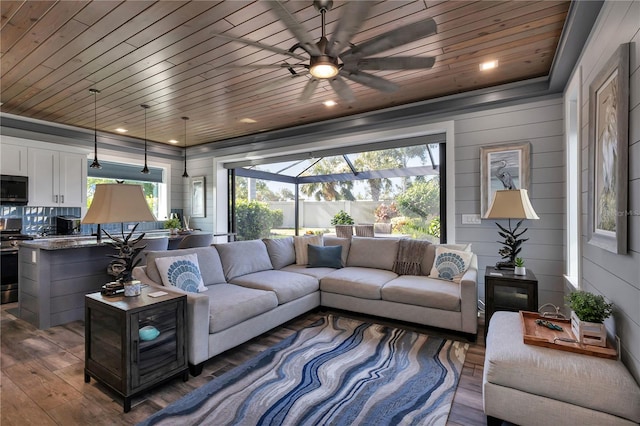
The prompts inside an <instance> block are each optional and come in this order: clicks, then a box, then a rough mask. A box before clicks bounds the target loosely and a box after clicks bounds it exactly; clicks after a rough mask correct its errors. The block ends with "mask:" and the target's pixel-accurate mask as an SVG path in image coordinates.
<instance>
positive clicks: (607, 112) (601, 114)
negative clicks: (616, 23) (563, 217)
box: [588, 44, 629, 254]
mask: <svg viewBox="0 0 640 426" xmlns="http://www.w3.org/2000/svg"><path fill="white" fill-rule="evenodd" d="M628 136H629V44H623V45H620V47H619V48H618V50H617V51H616V52H615V53H614V54H613V56H612V57H611V58H610V59H609V60H608V61H607V63H606V64H605V65H604V66H603V68H602V70H600V72H599V73H598V75H597V76H596V77H595V78H594V79H593V81H592V83H591V85H590V86H589V205H588V209H589V214H588V217H589V227H588V231H589V232H588V240H589V243H590V244H593V245H596V246H598V247H600V248H603V249H605V250H608V251H610V252H613V253H618V254H626V253H627V187H628V179H629V178H628V172H629V170H628V168H629V162H628V157H627V155H628V152H627V151H628V148H629V140H628Z"/></svg>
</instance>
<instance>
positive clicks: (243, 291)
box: [204, 284, 278, 333]
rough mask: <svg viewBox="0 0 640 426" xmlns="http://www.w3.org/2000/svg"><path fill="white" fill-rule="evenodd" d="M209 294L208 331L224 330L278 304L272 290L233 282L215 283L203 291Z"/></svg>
mask: <svg viewBox="0 0 640 426" xmlns="http://www.w3.org/2000/svg"><path fill="white" fill-rule="evenodd" d="M204 294H207V295H208V296H209V333H215V332H218V331H221V330H226V329H227V328H229V327H232V326H234V325H236V324H240V323H241V322H243V321H246V320H248V319H250V318H253V317H255V316H257V315H260V314H262V313H264V312H267V311H270V310H271V309H274V308H276V307H277V306H278V298H277V297H276V295H275V293H274V292H272V291H264V290H256V289H253V288H247V287H242V286H238V285H233V284H216V285H211V286H209V287H207V291H206V292H204Z"/></svg>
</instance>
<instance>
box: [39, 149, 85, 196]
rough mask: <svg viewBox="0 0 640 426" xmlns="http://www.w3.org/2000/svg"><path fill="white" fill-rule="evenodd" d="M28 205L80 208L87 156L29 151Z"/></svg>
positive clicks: (48, 151)
mask: <svg viewBox="0 0 640 426" xmlns="http://www.w3.org/2000/svg"><path fill="white" fill-rule="evenodd" d="M28 163H29V205H30V206H45V207H47V206H49V207H82V206H83V205H84V204H85V202H86V196H87V195H86V194H87V157H86V156H85V155H83V154H77V153H72V152H64V151H53V150H49V149H39V148H29V161H28Z"/></svg>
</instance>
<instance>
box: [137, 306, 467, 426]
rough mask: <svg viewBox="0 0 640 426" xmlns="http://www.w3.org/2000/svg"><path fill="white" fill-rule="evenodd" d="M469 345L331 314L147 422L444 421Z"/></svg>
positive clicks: (428, 423) (175, 403)
mask: <svg viewBox="0 0 640 426" xmlns="http://www.w3.org/2000/svg"><path fill="white" fill-rule="evenodd" d="M468 347H469V345H468V344H465V343H461V342H455V341H451V340H446V339H442V338H439V337H430V336H428V335H426V334H420V333H415V332H411V331H407V330H401V329H397V328H392V327H386V326H382V325H377V324H369V323H363V322H361V321H357V320H353V319H347V318H341V317H338V316H333V315H328V316H327V317H326V318H323V319H322V320H320V321H318V322H316V323H315V324H313V325H311V326H310V327H308V328H305V329H303V330H301V331H299V332H297V333H296V334H294V335H292V336H290V337H289V338H287V339H285V340H283V341H282V342H280V343H279V344H278V345H276V346H274V347H272V348H269V349H268V350H266V351H265V352H263V353H261V354H260V355H259V356H257V357H256V358H254V359H252V360H250V361H248V362H246V363H245V364H243V365H241V366H239V367H237V368H235V369H233V370H231V371H229V372H227V373H225V374H224V375H222V376H220V377H219V378H216V379H214V380H213V381H211V382H209V383H207V384H206V385H204V386H202V387H201V388H199V389H196V390H195V391H193V392H191V393H190V394H188V395H186V396H185V397H183V398H182V399H180V400H179V401H176V402H174V403H173V404H171V405H169V406H167V407H166V408H164V409H163V410H161V411H158V412H157V413H155V414H154V415H152V416H151V417H149V418H148V419H147V420H145V421H144V422H142V423H140V425H156V424H158V425H177V424H180V425H200V424H203V425H216V426H218V425H243V426H245V425H247V426H248V425H376V426H378V425H401V424H402V425H405V424H406V425H444V424H445V423H446V421H447V417H448V415H449V410H450V409H451V402H452V400H453V395H454V393H455V390H456V386H457V385H458V380H459V378H460V371H461V370H462V364H463V363H464V358H465V356H466V353H467V349H468Z"/></svg>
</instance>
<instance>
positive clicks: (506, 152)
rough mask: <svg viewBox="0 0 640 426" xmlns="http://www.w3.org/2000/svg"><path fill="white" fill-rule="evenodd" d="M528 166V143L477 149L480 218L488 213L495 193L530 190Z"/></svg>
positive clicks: (529, 147)
mask: <svg viewBox="0 0 640 426" xmlns="http://www.w3.org/2000/svg"><path fill="white" fill-rule="evenodd" d="M530 164H531V144H530V143H529V142H528V141H526V142H517V143H506V144H499V145H489V146H483V147H480V179H481V182H480V216H481V217H484V216H485V215H486V214H487V210H488V209H489V206H490V205H491V201H493V195H494V194H495V192H496V191H497V190H499V189H526V190H529V189H530V188H529V187H530V186H531V172H530ZM509 187H511V188H509Z"/></svg>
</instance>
